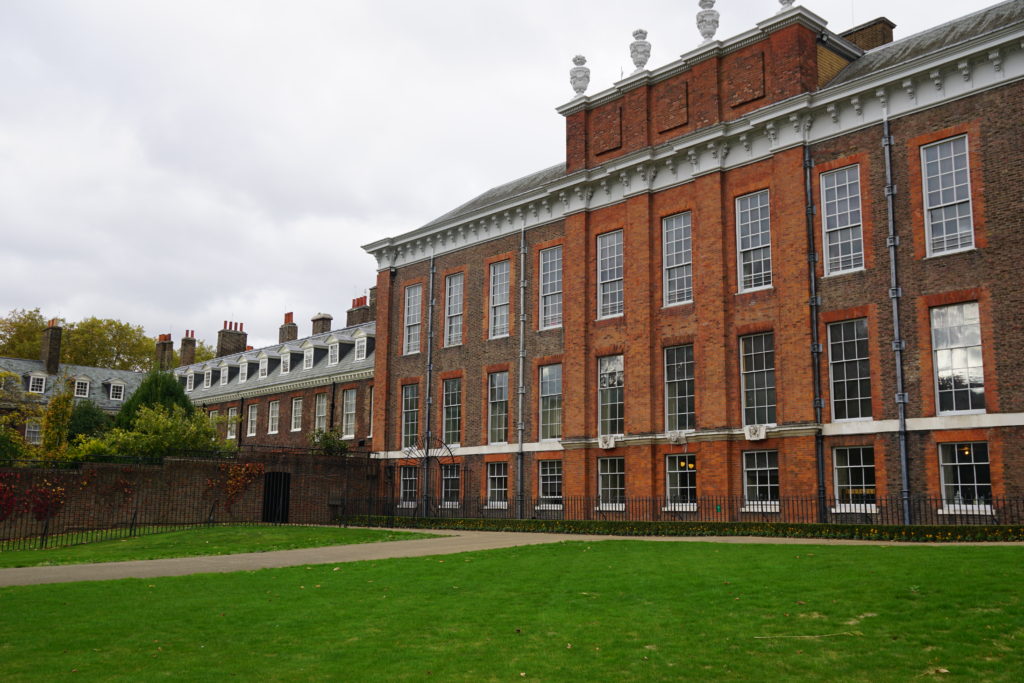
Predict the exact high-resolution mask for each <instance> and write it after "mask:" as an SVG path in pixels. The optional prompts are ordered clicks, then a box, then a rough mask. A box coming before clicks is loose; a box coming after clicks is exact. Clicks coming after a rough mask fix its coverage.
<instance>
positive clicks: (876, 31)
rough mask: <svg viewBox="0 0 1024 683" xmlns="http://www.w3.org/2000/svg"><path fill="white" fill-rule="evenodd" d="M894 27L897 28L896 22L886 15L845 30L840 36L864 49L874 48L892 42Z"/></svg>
mask: <svg viewBox="0 0 1024 683" xmlns="http://www.w3.org/2000/svg"><path fill="white" fill-rule="evenodd" d="M894 28H896V24H894V23H892V22H891V21H889V20H888V19H886V18H885V17H878V18H877V19H872V20H871V21H869V22H867V23H866V24H861V25H860V26H854V27H853V28H851V29H848V30H846V31H843V32H842V33H840V34H839V36H840V37H841V38H845V39H846V40H848V41H850V42H851V43H853V44H854V45H856V46H857V47H859V48H860V49H862V50H873V49H874V48H876V47H878V46H879V45H885V44H887V43H891V42H892V30H893V29H894Z"/></svg>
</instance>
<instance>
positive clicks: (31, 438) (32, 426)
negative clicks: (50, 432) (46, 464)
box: [25, 420, 43, 446]
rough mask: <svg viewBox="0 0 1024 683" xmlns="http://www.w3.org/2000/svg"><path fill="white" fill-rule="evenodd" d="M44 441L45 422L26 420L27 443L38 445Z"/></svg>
mask: <svg viewBox="0 0 1024 683" xmlns="http://www.w3.org/2000/svg"><path fill="white" fill-rule="evenodd" d="M42 442H43V424H42V422H40V421H39V420H26V421H25V443H27V444H30V445H32V446H38V445H39V444H41V443H42Z"/></svg>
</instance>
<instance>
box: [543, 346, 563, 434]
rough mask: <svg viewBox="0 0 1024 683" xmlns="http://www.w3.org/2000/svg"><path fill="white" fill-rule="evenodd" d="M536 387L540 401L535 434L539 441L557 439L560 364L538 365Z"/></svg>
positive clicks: (560, 407)
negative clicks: (537, 427)
mask: <svg viewBox="0 0 1024 683" xmlns="http://www.w3.org/2000/svg"><path fill="white" fill-rule="evenodd" d="M556 373H557V374H556ZM537 387H538V398H539V403H540V405H539V406H538V408H539V416H538V418H539V420H538V424H539V425H540V428H539V429H538V431H537V436H538V438H540V440H541V441H558V440H559V439H561V438H562V407H563V401H562V364H561V363H551V364H549V365H542V366H540V368H539V370H538V375H537Z"/></svg>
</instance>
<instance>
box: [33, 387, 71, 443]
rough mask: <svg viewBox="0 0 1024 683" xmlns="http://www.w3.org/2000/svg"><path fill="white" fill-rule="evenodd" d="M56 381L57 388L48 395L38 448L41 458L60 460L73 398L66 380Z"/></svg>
mask: <svg viewBox="0 0 1024 683" xmlns="http://www.w3.org/2000/svg"><path fill="white" fill-rule="evenodd" d="M56 381H57V388H56V389H55V390H54V391H53V393H51V394H50V400H49V402H48V403H47V404H46V411H45V412H44V413H43V442H42V443H41V444H40V448H41V449H42V451H43V457H45V458H48V459H54V460H60V459H63V458H64V455H65V453H64V452H65V450H66V449H67V445H68V427H69V426H70V424H71V413H72V412H73V411H74V409H75V398H74V395H73V392H72V389H71V382H69V381H68V380H67V378H64V377H61V378H58V379H57V380H56Z"/></svg>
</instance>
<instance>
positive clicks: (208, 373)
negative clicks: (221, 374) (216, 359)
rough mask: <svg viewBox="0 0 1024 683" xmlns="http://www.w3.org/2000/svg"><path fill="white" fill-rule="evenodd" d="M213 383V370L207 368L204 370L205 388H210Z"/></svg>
mask: <svg viewBox="0 0 1024 683" xmlns="http://www.w3.org/2000/svg"><path fill="white" fill-rule="evenodd" d="M212 384H213V370H212V369H211V368H206V369H205V370H203V389H209V388H210V386H211V385H212Z"/></svg>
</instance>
